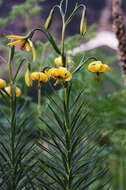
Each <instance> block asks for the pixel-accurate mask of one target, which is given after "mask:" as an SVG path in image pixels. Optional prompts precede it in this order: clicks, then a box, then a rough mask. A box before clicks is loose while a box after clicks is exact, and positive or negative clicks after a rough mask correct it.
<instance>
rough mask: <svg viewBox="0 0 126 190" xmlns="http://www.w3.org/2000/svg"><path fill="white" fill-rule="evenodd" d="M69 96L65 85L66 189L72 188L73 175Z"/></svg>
mask: <svg viewBox="0 0 126 190" xmlns="http://www.w3.org/2000/svg"><path fill="white" fill-rule="evenodd" d="M68 99H69V97H68V85H65V87H64V102H65V109H64V112H65V127H66V136H65V138H66V152H67V154H66V163H67V182H66V190H72V187H71V184H72V176H71V162H72V156H71V152H72V150H71V137H70V124H69V100H68Z"/></svg>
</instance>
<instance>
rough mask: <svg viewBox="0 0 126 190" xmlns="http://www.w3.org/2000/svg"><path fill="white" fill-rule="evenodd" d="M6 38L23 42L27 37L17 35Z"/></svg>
mask: <svg viewBox="0 0 126 190" xmlns="http://www.w3.org/2000/svg"><path fill="white" fill-rule="evenodd" d="M6 38H8V39H10V40H23V39H25V38H26V37H25V36H17V35H8V36H6Z"/></svg>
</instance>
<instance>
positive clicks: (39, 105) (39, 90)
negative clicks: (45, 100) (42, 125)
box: [38, 82, 41, 116]
mask: <svg viewBox="0 0 126 190" xmlns="http://www.w3.org/2000/svg"><path fill="white" fill-rule="evenodd" d="M38 115H39V116H41V84H40V82H38Z"/></svg>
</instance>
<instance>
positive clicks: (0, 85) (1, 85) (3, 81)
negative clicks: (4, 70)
mask: <svg viewBox="0 0 126 190" xmlns="http://www.w3.org/2000/svg"><path fill="white" fill-rule="evenodd" d="M5 87H6V81H5V80H3V79H0V88H5Z"/></svg>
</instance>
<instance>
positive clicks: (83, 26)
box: [80, 8, 87, 35]
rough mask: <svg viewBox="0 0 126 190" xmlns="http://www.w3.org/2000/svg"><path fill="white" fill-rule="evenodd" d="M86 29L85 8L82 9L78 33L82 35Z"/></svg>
mask: <svg viewBox="0 0 126 190" xmlns="http://www.w3.org/2000/svg"><path fill="white" fill-rule="evenodd" d="M86 29H87V11H86V8H84V9H83V12H82V17H81V22H80V34H81V35H84V34H85V33H86Z"/></svg>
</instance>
